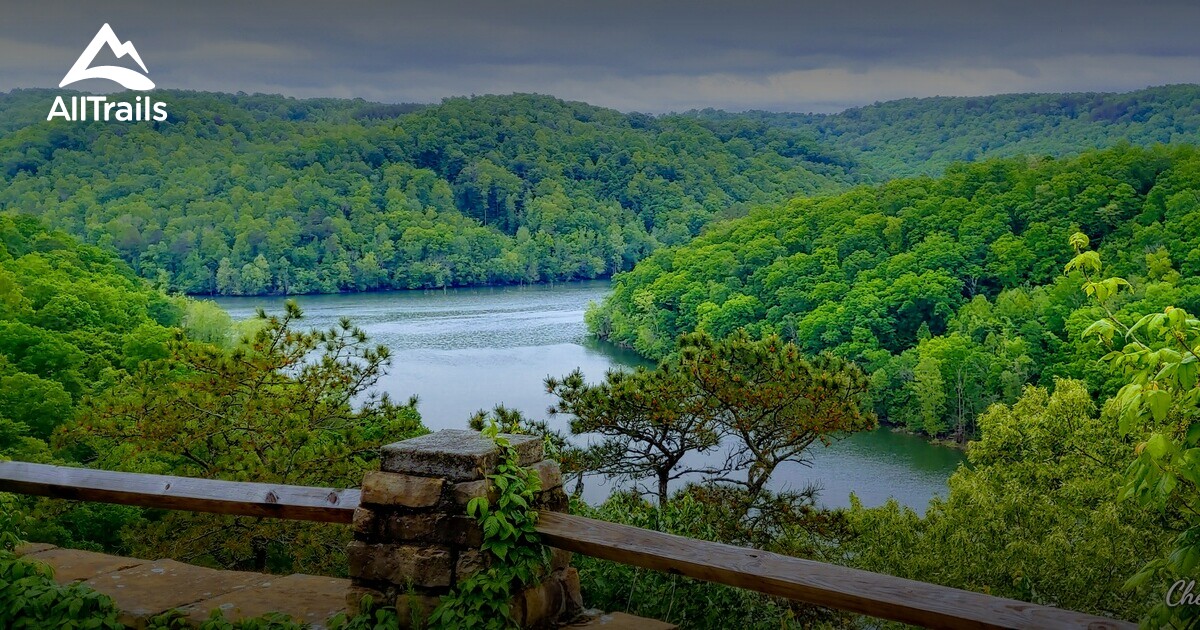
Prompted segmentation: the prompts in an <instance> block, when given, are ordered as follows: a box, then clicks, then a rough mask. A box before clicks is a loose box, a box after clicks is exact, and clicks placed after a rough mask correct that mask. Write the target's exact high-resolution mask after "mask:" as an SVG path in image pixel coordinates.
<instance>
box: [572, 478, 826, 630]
mask: <svg viewBox="0 0 1200 630" xmlns="http://www.w3.org/2000/svg"><path fill="white" fill-rule="evenodd" d="M744 492H745V491H744V490H741V489H734V488H730V487H717V486H708V485H706V486H693V485H689V486H686V487H684V488H683V489H681V490H680V491H678V492H676V493H675V494H673V495H672V496H671V499H670V500H669V501H667V502H666V503H665V504H663V505H654V504H651V503H649V502H647V501H646V500H645V499H643V498H642V497H641V495H640V494H638V493H634V492H622V493H616V494H613V495H612V496H610V497H609V498H608V499H607V500H606V501H605V502H604V503H603V504H601V505H600V506H599V507H592V506H589V505H587V504H586V503H583V502H574V503H573V504H572V506H571V511H572V512H573V513H576V514H579V515H582V516H588V517H591V518H598V519H602V520H606V521H610V522H614V523H621V524H625V525H632V526H634V527H641V528H644V529H650V530H654V531H660V532H666V533H670V534H676V535H679V536H686V537H689V538H696V539H700V540H709V541H715V542H723V543H728V544H735V545H742V546H754V547H757V548H759V549H766V550H769V551H775V552H777V553H786V554H789V555H795V556H799V557H805V558H812V559H818V560H828V559H830V558H832V557H833V556H832V555H830V552H831V551H833V547H832V545H831V541H833V540H835V539H836V538H837V537H838V535H839V534H840V532H841V530H842V523H841V519H840V517H839V516H838V515H836V514H831V513H829V512H825V511H823V510H817V509H814V507H813V505H812V496H811V495H808V496H804V497H800V496H793V497H791V498H787V499H783V498H780V499H779V500H774V499H772V500H771V501H770V504H771V509H769V510H764V511H763V512H762V513H761V514H760V515H759V516H758V517H756V518H747V517H746V516H745V515H744V514H742V513H741V510H740V509H739V506H740V505H742V504H743V503H744V502H745V497H744V496H741V497H739V496H734V495H741V494H744ZM573 562H574V564H575V566H576V567H578V569H579V575H580V580H581V586H582V588H583V599H584V601H585V602H587V603H588V605H589V606H596V607H598V608H600V609H602V610H608V611H625V612H628V613H631V614H635V615H640V616H644V617H649V618H652V619H660V620H663V621H668V622H670V623H675V624H679V625H680V626H681V627H685V628H697V629H703V628H713V629H724V628H733V627H737V628H748V629H759V628H761V629H763V630H768V629H772V628H774V629H778V628H813V627H827V626H832V627H844V626H845V622H846V621H847V617H846V616H844V615H841V614H839V613H836V612H834V611H831V610H829V609H822V608H818V607H814V606H808V605H804V604H799V603H797V602H790V601H788V600H785V599H781V598H773V597H768V596H766V595H762V594H759V593H755V592H753V591H748V590H743V589H738V588H732V587H728V586H722V585H719V584H713V583H710V582H705V581H702V580H693V579H690V578H685V577H681V576H678V575H671V574H668V573H662V572H658V571H649V570H646V569H639V568H637V567H632V566H629V565H626V564H620V563H616V562H609V561H607V560H599V559H596V558H592V557H590V556H585V555H576V556H575V559H574V561H573ZM837 621H840V622H841V623H835V622H837Z"/></svg>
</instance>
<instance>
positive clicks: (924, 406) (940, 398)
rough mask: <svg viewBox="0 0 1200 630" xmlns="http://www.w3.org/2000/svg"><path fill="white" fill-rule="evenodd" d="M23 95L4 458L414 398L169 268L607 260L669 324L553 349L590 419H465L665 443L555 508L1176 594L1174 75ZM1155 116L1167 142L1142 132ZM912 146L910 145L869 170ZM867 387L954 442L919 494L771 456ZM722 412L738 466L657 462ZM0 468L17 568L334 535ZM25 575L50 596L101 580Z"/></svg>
mask: <svg viewBox="0 0 1200 630" xmlns="http://www.w3.org/2000/svg"><path fill="white" fill-rule="evenodd" d="M47 94H49V93H48V92H39V91H21V92H15V93H11V94H9V95H7V96H4V97H0V176H2V177H3V178H4V180H3V185H2V186H0V458H13V459H20V460H28V461H41V462H52V463H60V464H68V465H76V466H93V467H99V468H106V469H113V470H125V471H138V472H152V473H163V474H179V475H187V476H191V477H202V478H222V479H234V480H254V481H264V482H276V483H294V484H307V485H322V486H336V487H349V486H354V485H357V484H358V483H359V482H360V481H361V479H362V475H363V473H364V471H366V470H370V469H372V468H374V467H375V466H376V464H377V463H376V461H375V458H376V457H377V455H376V453H377V450H378V446H379V445H380V444H382V443H385V442H391V441H395V440H398V439H404V438H405V437H410V436H414V435H417V434H420V433H422V432H424V431H425V429H424V427H423V426H422V424H421V419H420V415H419V414H418V413H417V405H416V401H415V400H412V399H410V400H407V401H404V400H399V401H397V400H393V399H391V398H390V397H388V396H386V395H384V394H383V393H382V392H380V391H379V389H378V388H377V387H376V385H377V383H378V382H379V379H380V378H381V377H382V376H383V375H384V374H385V373H386V371H387V369H388V367H389V365H390V363H391V361H392V357H391V354H390V352H389V351H388V349H387V348H386V347H378V346H373V345H372V344H371V343H370V341H369V339H368V338H367V336H366V335H365V334H364V333H363V332H362V331H361V330H359V329H358V328H355V327H354V325H353V323H352V322H351V321H349V320H345V321H343V322H341V323H340V324H338V325H336V326H334V327H333V328H331V329H329V330H307V329H305V327H304V319H303V313H302V312H301V311H300V309H299V308H298V307H296V306H295V304H294V303H289V304H288V305H287V306H285V307H284V309H283V310H282V312H279V313H265V312H264V313H261V314H260V315H259V317H256V318H254V319H252V320H251V321H248V322H241V323H236V324H235V323H234V322H232V321H231V320H230V318H229V317H228V315H227V314H225V313H224V312H223V311H221V310H220V309H219V308H217V307H216V306H215V305H213V304H212V303H211V302H202V301H197V300H194V299H191V298H187V297H183V296H180V295H178V294H177V293H176V292H179V291H183V292H189V293H199V294H212V293H232V294H239V293H240V294H258V293H299V292H323V291H341V290H369V289H376V288H388V287H403V288H408V287H434V286H450V285H455V284H479V283H508V282H537V281H547V280H566V279H573V278H588V277H597V276H603V275H608V274H615V277H614V283H613V293H612V294H611V296H610V297H609V298H608V299H607V300H606V301H605V302H604V303H603V304H598V305H594V306H593V307H591V308H590V309H589V311H588V313H587V316H586V318H587V323H588V325H589V327H590V328H591V330H592V331H593V332H595V333H596V334H598V335H600V336H602V337H604V338H606V339H609V340H611V341H614V342H616V343H620V344H623V345H627V346H630V347H632V348H634V349H635V350H637V351H638V352H639V353H641V354H643V355H644V356H647V357H651V358H654V359H660V360H661V361H660V363H659V364H658V365H657V366H656V367H643V368H640V369H637V370H634V371H631V372H611V373H609V374H606V375H604V377H603V379H602V380H600V381H598V382H588V381H587V380H586V379H584V377H583V375H582V374H581V373H579V372H573V373H567V374H565V375H562V376H561V377H558V376H556V377H554V378H549V379H547V381H546V382H545V383H544V385H545V388H546V391H547V392H548V393H549V394H550V395H551V396H553V397H554V398H555V403H554V406H553V407H552V408H551V413H552V414H553V415H556V416H562V417H564V419H565V420H566V423H565V425H558V426H567V427H569V428H570V430H571V431H573V432H575V433H580V434H583V433H586V434H589V435H601V436H603V438H604V439H603V440H601V441H599V442H597V443H596V444H594V445H593V446H592V447H591V448H580V447H578V446H576V445H574V444H573V443H572V441H571V440H570V439H569V436H567V435H565V434H560V433H555V432H554V431H551V430H550V426H551V425H550V424H549V423H548V422H544V421H541V420H540V419H537V418H534V419H526V418H523V417H521V414H520V413H517V412H513V411H511V410H505V409H504V408H503V407H498V408H497V409H496V410H494V411H493V412H492V413H491V415H488V414H482V413H481V414H480V415H479V416H478V417H477V418H475V419H473V421H474V422H476V423H478V424H479V425H480V426H483V425H484V424H485V423H487V422H488V421H497V422H499V423H500V427H502V428H503V429H504V430H506V431H525V432H533V433H542V434H544V435H545V436H546V438H547V445H548V447H549V448H550V449H551V451H550V452H552V453H555V455H556V457H558V458H559V459H560V460H561V461H562V462H563V466H564V472H565V473H566V474H568V475H579V474H583V473H593V474H600V475H604V476H607V477H610V478H614V479H625V480H628V479H631V478H638V479H645V478H655V477H656V478H657V480H658V482H659V483H658V484H657V492H656V493H654V496H653V497H652V499H653V500H648V499H647V497H644V496H642V495H640V494H638V493H636V492H630V493H617V494H615V495H613V496H612V497H611V498H609V499H608V500H607V501H606V502H604V503H603V504H601V505H599V506H594V505H587V504H585V503H583V502H582V501H578V500H576V501H575V502H573V506H572V509H573V510H574V511H575V512H577V513H582V514H586V515H590V516H595V517H599V518H604V519H607V520H611V521H616V522H625V523H631V524H635V525H638V526H641V527H648V528H652V529H657V530H661V531H669V532H672V533H677V534H681V535H686V536H690V537H694V538H702V539H708V540H716V541H721V542H725V543H730V544H735V545H744V546H752V547H755V548H760V549H767V550H771V551H776V552H779V553H785V554H790V555H796V556H800V557H806V558H814V559H819V560H823V561H828V562H835V563H840V564H845V565H849V566H855V567H859V568H864V569H868V570H872V571H880V572H885V573H890V574H894V575H902V576H906V577H911V578H914V579H919V580H924V581H931V582H937V583H941V584H947V585H951V586H955V587H959V588H966V589H972V590H977V591H983V592H989V593H992V594H996V595H1002V596H1007V597H1015V598H1020V599H1023V600H1026V601H1033V602H1038V603H1045V604H1052V605H1059V606H1063V607H1066V608H1071V609H1076V610H1083V611H1089V612H1094V613H1099V614H1104V615H1110V616H1115V617H1119V618H1123V619H1138V618H1141V619H1144V620H1146V623H1147V624H1148V625H1150V626H1161V625H1164V624H1166V623H1167V622H1169V621H1172V620H1174V621H1176V622H1178V623H1180V624H1182V625H1187V624H1194V623H1195V619H1192V618H1190V617H1191V616H1193V615H1194V614H1195V613H1193V612H1192V611H1191V608H1193V607H1182V608H1174V609H1168V608H1166V607H1164V606H1163V604H1162V601H1163V598H1162V595H1163V592H1164V590H1165V589H1166V587H1167V586H1168V585H1169V584H1171V583H1172V581H1173V580H1175V579H1176V578H1178V577H1180V576H1190V575H1194V574H1195V570H1196V569H1197V567H1198V566H1200V545H1198V544H1197V543H1196V542H1195V541H1198V540H1200V524H1197V519H1196V517H1195V514H1197V513H1200V472H1198V471H1200V465H1198V464H1197V462H1200V431H1197V430H1196V426H1197V424H1196V418H1197V417H1200V415H1198V411H1197V409H1198V407H1200V386H1198V383H1200V378H1198V375H1200V321H1197V319H1196V318H1195V317H1194V316H1191V315H1188V313H1196V312H1200V280H1197V276H1198V273H1200V149H1197V148H1196V147H1195V146H1189V143H1190V144H1192V145H1194V144H1195V141H1196V132H1197V126H1198V125H1200V120H1197V116H1198V115H1200V114H1197V112H1198V111H1200V109H1198V106H1197V105H1196V103H1200V88H1196V87H1190V86H1184V87H1168V88H1158V89H1151V90H1145V91H1142V92H1138V93H1133V94H1127V95H1051V96H1047V95H1015V96H1001V97H989V98H982V99H924V100H914V101H900V102H896V103H885V104H882V105H877V106H872V107H866V108H859V109H856V110H850V111H848V112H845V113H843V114H838V115H833V116H800V115H784V114H778V115H777V114H757V113H751V114H744V115H731V114H724V113H721V112H693V113H688V114H683V115H671V116H645V115H640V114H622V113H619V112H615V111H612V110H606V109H601V108H595V107H590V106H587V105H583V104H579V103H568V102H563V101H559V100H556V99H552V98H548V97H542V96H528V95H517V96H510V97H480V98H470V99H449V100H447V101H445V102H443V103H442V104H440V105H435V106H421V105H379V104H372V103H366V102H363V101H343V100H311V101H298V100H294V99H285V98H282V97H274V96H246V95H213V94H195V93H170V94H169V98H170V100H171V113H172V118H171V120H170V121H168V122H166V123H157V124H141V125H121V124H110V125H97V124H84V125H76V124H71V125H68V124H63V123H54V124H40V123H39V124H33V125H30V124H27V123H19V122H14V121H18V120H28V119H30V117H38V116H44V112H43V110H44V107H45V104H44V103H45V101H46V95H47ZM167 98H168V97H167V96H164V100H166V99H167ZM1026 125H1030V126H1028V127H1026ZM1159 141H1163V142H1166V141H1171V142H1174V143H1176V144H1172V145H1169V146H1142V145H1153V144H1154V143H1156V142H1159ZM1108 145H1112V146H1108ZM1094 147H1107V148H1102V149H1095V148H1094ZM991 156H1000V157H997V158H994V159H987V160H984V161H981V162H974V163H972V162H970V161H971V160H974V159H977V158H985V157H991ZM1004 156H1009V157H1004ZM955 160H966V162H955V163H951V162H954V161H955ZM906 174H927V175H921V176H917V177H912V178H908V179H893V178H894V177H896V176H899V175H906ZM1109 276H1112V277H1109ZM1106 363H1107V365H1106ZM569 369H570V368H569V367H567V368H565V370H564V371H567V370H569ZM465 420H466V419H464V421H465ZM876 420H880V421H883V422H887V423H891V424H895V425H901V426H904V427H907V428H908V429H911V430H913V431H919V432H923V433H925V434H928V435H930V436H937V437H953V438H956V439H958V440H960V441H967V440H971V443H970V446H969V448H968V456H969V460H970V466H964V467H961V468H960V469H959V470H958V472H956V473H955V474H954V476H953V477H952V478H951V480H950V483H949V486H948V491H947V493H946V496H945V497H944V498H938V499H935V500H934V501H932V502H931V503H930V504H929V506H928V509H927V510H926V511H925V513H924V514H923V515H920V514H918V513H917V512H916V511H914V510H912V509H909V508H905V507H901V506H900V505H898V504H896V503H895V502H891V503H888V504H886V505H884V506H881V507H876V508H867V507H863V506H861V505H859V504H858V503H857V502H854V503H853V504H852V507H850V508H849V509H846V510H826V509H822V508H820V507H819V503H818V502H817V498H816V493H815V491H813V490H804V491H790V490H787V491H776V490H774V489H773V488H774V486H773V485H772V484H771V483H770V481H771V475H772V474H773V472H774V471H775V470H776V469H777V467H779V466H781V465H783V464H787V463H792V464H795V463H797V462H805V461H807V460H808V457H809V455H810V454H811V453H810V450H811V449H813V448H820V447H821V445H822V444H825V443H828V442H829V441H831V440H833V439H837V438H839V437H841V436H843V435H845V434H847V433H849V432H854V431H861V430H868V429H870V428H872V427H874V426H875V422H876ZM731 445H732V450H731V451H730V453H731V455H732V456H731V457H728V458H727V459H726V461H725V463H724V465H723V466H721V465H717V466H715V467H714V468H713V469H712V470H700V471H696V470H691V471H690V473H691V474H693V475H699V479H697V477H695V476H693V477H687V478H685V477H684V476H683V475H684V470H685V469H686V468H689V466H685V462H688V461H689V457H691V456H693V455H696V454H704V453H712V452H715V450H716V449H718V448H728V447H730V446H731ZM514 467H515V465H514ZM688 480H695V481H697V482H696V483H685V481H688ZM0 507H2V508H3V509H0V578H4V580H3V581H4V584H3V585H0V595H3V594H5V593H9V592H14V591H11V590H9V591H6V590H5V589H13V588H14V587H13V585H14V584H17V583H16V582H14V581H12V580H8V579H7V578H6V577H4V576H9V575H12V574H13V571H17V572H21V571H26V570H27V568H26V567H24V565H22V564H21V562H20V561H17V560H15V559H13V558H12V557H11V554H9V550H10V548H11V547H12V546H13V544H15V541H16V539H17V537H18V536H20V537H26V538H29V539H34V540H41V541H48V542H52V543H56V544H60V545H64V546H68V547H77V548H85V549H96V550H104V551H109V552H115V553H122V554H130V555H136V556H142V557H176V558H180V559H185V560H187V561H191V562H195V563H198V564H204V565H209V566H216V567H225V568H237V569H251V570H267V571H276V572H291V571H304V572H312V573H324V574H330V575H337V574H341V573H343V572H344V571H345V564H346V563H345V555H344V549H345V545H346V542H347V540H348V532H347V531H346V528H344V527H341V528H339V527H337V526H332V525H323V524H303V523H291V522H285V521H278V522H271V521H264V520H262V519H248V518H239V517H229V516H222V515H201V514H190V513H186V512H164V511H158V510H142V509H139V508H133V507H128V506H116V505H106V504H95V503H83V504H79V503H64V502H54V501H48V500H40V499H33V498H29V497H20V496H15V495H3V494H0ZM577 564H578V566H579V567H580V569H581V578H582V580H583V587H584V590H585V596H586V598H587V601H588V603H589V604H590V605H596V606H600V607H603V608H606V609H609V610H630V611H632V612H637V613H640V614H645V615H649V616H654V617H658V618H662V619H667V620H671V621H675V622H678V623H681V624H682V625H684V626H686V627H701V628H703V627H713V628H720V627H729V626H730V625H739V626H742V627H746V628H759V627H761V628H770V627H774V628H778V627H847V626H856V625H858V626H861V627H879V626H878V624H877V623H876V622H871V621H867V622H864V621H863V620H860V619H856V618H854V617H853V616H850V615H847V614H843V613H838V612H834V611H830V610H825V609H819V608H816V607H811V606H804V605H800V604H797V603H795V602H788V601H786V600H781V599H775V598H769V597H766V596H761V595H758V594H755V593H752V592H749V591H741V590H737V589H731V588H727V587H720V586H715V585H711V584H706V583H700V582H695V581H690V580H684V579H678V576H675V575H668V574H659V573H655V572H646V571H643V570H640V569H635V568H633V567H629V566H625V565H619V564H613V563H608V562H605V561H601V560H597V559H591V558H579V559H578V561H577ZM35 581H36V580H35ZM44 582H45V583H48V582H49V580H48V579H46V578H45V577H44V576H42V577H41V578H40V581H37V584H38V586H36V588H33V590H35V591H37V592H38V593H41V595H39V597H40V598H41V599H40V600H38V601H43V600H44V601H47V602H49V601H51V600H52V599H55V598H60V597H61V598H64V599H66V600H69V599H71V598H73V597H77V596H78V597H92V596H91V595H80V594H79V593H74V592H72V593H64V592H62V591H58V592H57V593H56V592H52V587H51V586H46V585H43V583H44ZM18 586H19V585H18ZM505 586H511V585H505ZM22 588H24V587H20V588H18V589H17V591H15V592H17V593H18V596H20V597H22V598H23V599H28V600H29V601H33V600H34V599H37V598H26V597H25V596H24V595H23V594H21V593H23V592H24V591H22V590H21V589H22ZM55 601H57V600H55ZM89 601H90V600H89ZM506 601H507V600H503V601H502V602H501V603H502V604H503V603H504V602H506ZM93 603H95V602H93ZM55 605H56V606H57V604H55ZM96 605H97V606H100V608H103V609H104V610H105V611H107V612H106V613H105V614H115V612H114V611H113V609H112V607H111V602H110V603H108V604H103V602H101V603H99V604H96ZM30 606H32V605H30ZM89 606H91V604H89ZM59 608H60V609H67V610H69V607H64V606H59ZM7 610H8V609H5V611H7ZM13 610H16V609H15V608H14V609H13ZM28 610H31V608H27V609H21V610H20V611H18V612H17V613H13V614H14V615H16V617H15V618H20V616H21V614H25V613H26V612H28ZM89 610H91V608H86V609H85V610H83V612H79V610H76V612H75V613H69V612H67V613H64V612H62V610H59V611H58V612H57V613H53V614H59V615H60V617H53V616H48V617H37V616H36V615H35V614H32V613H30V614H28V615H26V617H27V618H28V619H34V620H35V621H34V622H31V623H36V621H37V620H38V619H40V620H41V621H42V622H46V621H47V620H48V619H81V618H83V617H86V615H88V614H91V613H89V612H88V611H89ZM5 611H0V625H3V622H5V620H6V619H7V618H6V617H4V614H8V613H7V612H5ZM61 615H65V617H61Z"/></svg>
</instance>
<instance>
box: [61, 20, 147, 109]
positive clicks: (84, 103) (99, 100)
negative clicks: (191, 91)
mask: <svg viewBox="0 0 1200 630" xmlns="http://www.w3.org/2000/svg"><path fill="white" fill-rule="evenodd" d="M105 46H108V48H109V50H111V51H112V53H113V54H114V55H116V56H117V58H118V59H120V58H122V57H125V56H126V55H128V56H129V57H130V58H132V59H133V60H134V61H135V62H137V65H138V66H140V67H141V69H142V72H145V73H149V70H147V69H146V63H145V62H143V61H142V56H141V55H139V54H138V51H137V48H134V46H133V42H124V43H122V42H121V40H120V39H119V38H117V34H116V33H115V32H113V30H112V27H111V26H109V25H108V24H105V25H104V26H101V27H100V30H99V31H98V32H97V33H96V36H95V37H93V38H92V43H90V44H88V46H87V48H85V49H84V50H83V54H81V55H79V59H77V60H76V61H75V65H73V66H71V69H70V70H68V71H67V75H66V76H64V77H63V80H62V81H61V82H60V83H59V84H58V87H66V86H68V85H71V84H72V83H75V82H77V81H83V80H85V79H107V80H109V81H113V82H115V83H118V84H120V85H121V86H122V87H124V88H125V89H127V90H138V91H143V92H144V91H146V90H152V89H154V82H153V81H151V80H150V78H149V77H147V76H146V75H145V74H142V73H139V72H137V71H136V70H132V69H130V68H122V67H121V66H94V67H93V66H92V62H93V61H95V59H96V55H98V54H99V53H100V50H101V49H102V48H104V47H105ZM70 103H71V105H70V107H68V106H67V101H66V100H64V99H63V97H61V96H59V97H56V98H55V99H54V105H53V106H51V107H50V114H49V115H47V116H46V120H54V119H55V118H60V117H61V118H64V119H66V120H70V121H73V122H78V121H87V120H93V121H100V120H103V121H106V122H107V121H109V120H116V121H120V122H141V121H147V120H152V121H155V122H162V121H164V120H166V119H167V104H166V103H155V102H154V101H153V99H151V98H150V97H149V96H145V97H142V96H139V97H137V98H136V99H134V102H132V103H128V102H122V101H114V102H109V100H108V97H107V96H72V97H71V100H70ZM89 113H90V114H91V115H90V116H89V115H88V114H89Z"/></svg>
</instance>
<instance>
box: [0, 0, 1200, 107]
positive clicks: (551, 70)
mask: <svg viewBox="0 0 1200 630" xmlns="http://www.w3.org/2000/svg"><path fill="white" fill-rule="evenodd" d="M4 15H5V20H4V21H3V23H0V90H7V89H10V88H13V87H52V86H55V85H57V83H58V81H59V80H60V79H61V77H62V75H63V73H65V72H66V69H67V68H68V67H69V66H70V65H71V64H72V63H73V62H74V60H75V58H76V57H77V56H78V55H79V53H80V51H82V49H83V47H84V45H86V43H87V42H88V41H89V40H90V38H91V37H92V35H93V34H95V32H96V29H98V28H99V26H100V25H101V24H102V23H104V22H109V23H111V24H112V26H113V28H114V29H115V30H116V32H117V34H118V36H119V37H121V38H122V39H125V40H133V42H134V43H135V45H136V46H137V47H138V50H139V51H140V52H141V54H142V57H143V58H144V59H145V61H146V64H147V66H148V67H149V68H150V76H151V78H153V79H154V80H155V81H156V82H157V83H158V85H159V86H161V87H168V88H181V89H205V90H219V91H237V90H243V91H247V92H254V91H265V92H282V93H285V94H291V95H296V96H340V97H362V98H367V99H372V100H382V101H391V102H397V101H426V102H427V101H436V100H438V99H440V98H442V97H445V96H453V95H462V94H472V93H476V94H482V93H505V92H513V91H536V92H545V93H550V94H554V95H556V96H561V97H564V98H572V99H579V100H586V101H589V102H592V103H596V104H600V105H608V106H613V107H617V108H620V109H625V110H642V111H653V112H660V111H669V110H681V109H690V108H693V107H709V106H712V107H724V108H729V109H747V108H764V109H776V110H799V111H810V110H813V111H830V110H836V109H841V108H844V107H847V106H851V105H856V104H862V103H869V102H872V101H876V100H884V99H890V98H899V97H906V96H928V95H934V94H943V95H951V94H954V95H978V94H991V93H999V92H1011V91H1065V90H1127V89H1136V88H1139V87H1144V86H1146V85H1152V84H1163V83H1179V82H1200V37H1197V33H1198V32H1200V3H1195V2H1190V1H1162V2H1144V3H1130V2H1125V1H1122V2H1117V1H1112V0H1096V1H1091V2H1080V1H1066V2H1063V1H1055V0H1040V1H1036V0H1012V1H995V2H991V3H980V2H951V1H948V0H917V1H909V2H902V1H893V2H887V1H884V0H870V1H866V2H853V1H850V0H844V1H842V2H823V3H813V2H803V1H791V2H786V1H776V0H770V1H765V2H755V1H753V0H748V1H745V2H715V1H712V0H695V1H692V2H679V1H676V0H669V1H662V2H652V1H648V0H642V1H641V2H635V1H632V0H610V1H602V0H597V1H593V2H581V1H578V0H560V1H558V2H549V1H546V0H510V1H508V2H496V1H494V0H493V1H479V0H439V1H436V2H420V3H411V2H408V3H400V2H381V1H371V2H367V1H353V0H351V1H349V2H340V3H331V2H324V1H322V2H314V1H312V0H301V1H297V2H286V3H285V2H260V3H253V4H251V3H247V2H229V1H225V0H215V1H210V2H205V3H189V4H188V5H171V4H167V3H145V2H142V3H135V2H108V3H86V4H82V3H70V4H54V3H50V2H43V3H39V4H33V3H26V4H24V5H23V6H21V7H14V8H6V10H5V12H4ZM97 87H102V86H97Z"/></svg>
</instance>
